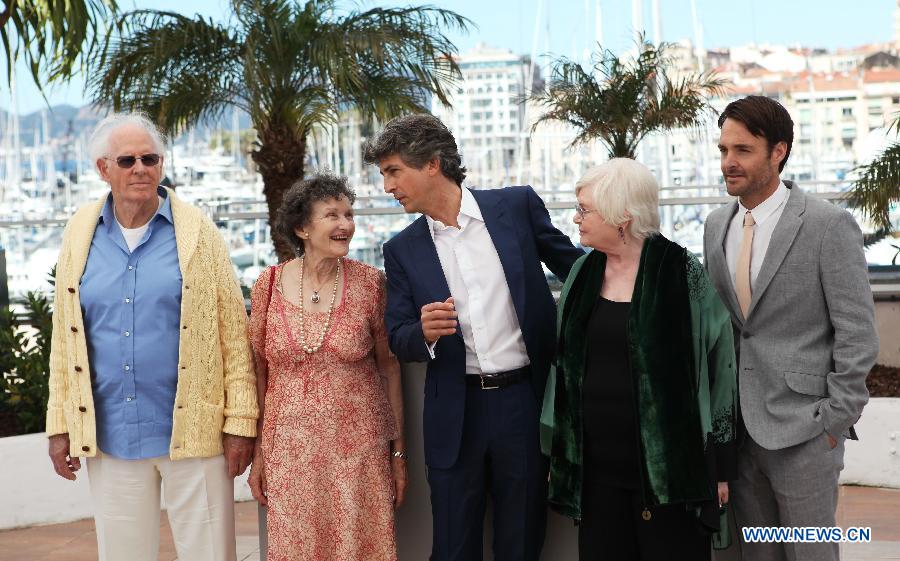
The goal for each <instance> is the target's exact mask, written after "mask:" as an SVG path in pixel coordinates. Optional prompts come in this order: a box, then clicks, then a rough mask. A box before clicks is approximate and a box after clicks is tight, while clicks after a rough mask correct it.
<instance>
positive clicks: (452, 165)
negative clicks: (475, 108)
mask: <svg viewBox="0 0 900 561" xmlns="http://www.w3.org/2000/svg"><path fill="white" fill-rule="evenodd" d="M395 154H396V155H398V156H400V159H401V160H403V163H404V164H406V165H408V166H411V167H414V168H416V169H422V168H423V167H425V164H427V163H428V162H430V161H432V160H433V159H434V158H437V159H438V160H439V161H440V163H441V173H443V174H444V176H445V177H446V178H447V179H450V180H451V181H453V182H455V183H456V184H457V185H462V182H463V179H465V178H466V168H464V167H463V166H462V157H461V156H460V155H459V149H458V148H457V146H456V139H455V138H453V133H451V132H450V129H448V128H447V126H446V125H444V123H442V122H441V120H440V119H438V118H437V117H435V116H433V115H406V116H404V117H397V118H395V119H392V120H391V121H389V122H388V124H386V125H385V126H384V129H383V130H382V131H381V132H380V133H379V134H378V136H376V137H375V138H373V139H372V140H370V141H369V142H368V144H367V145H366V151H365V154H364V156H363V158H364V159H365V161H366V163H367V164H376V165H377V164H378V162H380V161H381V160H384V159H385V158H389V157H390V156H393V155H395Z"/></svg>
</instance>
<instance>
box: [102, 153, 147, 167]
mask: <svg viewBox="0 0 900 561" xmlns="http://www.w3.org/2000/svg"><path fill="white" fill-rule="evenodd" d="M103 159H104V160H110V161H114V162H116V164H118V166H119V167H120V168H122V169H131V168H133V167H134V164H136V163H137V161H138V160H140V161H141V163H142V164H144V165H145V166H147V167H148V168H152V167H153V166H155V165H156V164H158V163H159V160H160V159H161V156H160V155H159V154H144V155H143V156H119V157H118V158H103Z"/></svg>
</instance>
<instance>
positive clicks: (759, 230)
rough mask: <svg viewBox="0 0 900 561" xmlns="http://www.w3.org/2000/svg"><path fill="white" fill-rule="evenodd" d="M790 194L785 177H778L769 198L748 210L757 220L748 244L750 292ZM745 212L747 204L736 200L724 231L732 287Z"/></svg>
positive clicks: (742, 235) (753, 287)
mask: <svg viewBox="0 0 900 561" xmlns="http://www.w3.org/2000/svg"><path fill="white" fill-rule="evenodd" d="M789 195H790V190H788V188H787V186H786V185H785V184H784V181H781V182H779V183H778V188H777V189H775V192H774V193H772V194H771V195H769V198H767V199H766V200H764V201H763V202H761V203H760V204H759V205H757V207H756V208H754V209H753V210H751V211H750V215H751V216H753V220H754V221H755V222H756V225H755V226H754V227H753V246H752V247H751V248H750V292H751V294H752V293H753V291H754V290H755V289H756V277H757V276H759V269H760V268H761V267H762V264H763V259H765V256H766V251H767V250H768V249H769V242H770V241H772V233H773V232H774V231H775V226H776V225H778V220H779V219H780V218H781V213H782V212H784V206H785V201H787V199H788V196H789ZM746 212H747V207H745V206H744V205H742V204H741V203H740V201H738V209H737V212H736V213H734V218H732V219H731V224H730V225H729V226H728V232H727V233H726V234H725V259H726V261H727V262H728V272H729V273H730V276H731V283H732V287H733V288H734V287H736V286H737V284H736V283H737V281H736V278H737V261H738V253H740V251H741V242H742V241H743V239H744V214H745V213H746Z"/></svg>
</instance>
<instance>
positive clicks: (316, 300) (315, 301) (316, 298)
mask: <svg viewBox="0 0 900 561" xmlns="http://www.w3.org/2000/svg"><path fill="white" fill-rule="evenodd" d="M310 300H312V303H313V304H318V303H319V293H318V292H317V291H315V290H313V295H312V298H310Z"/></svg>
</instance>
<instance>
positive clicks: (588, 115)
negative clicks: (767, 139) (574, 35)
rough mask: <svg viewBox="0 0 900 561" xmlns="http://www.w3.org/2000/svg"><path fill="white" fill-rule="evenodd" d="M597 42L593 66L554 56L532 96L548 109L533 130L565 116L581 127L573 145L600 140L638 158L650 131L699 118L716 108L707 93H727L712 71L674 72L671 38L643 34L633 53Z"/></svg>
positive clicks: (694, 122) (611, 148)
mask: <svg viewBox="0 0 900 561" xmlns="http://www.w3.org/2000/svg"><path fill="white" fill-rule="evenodd" d="M598 47H600V50H599V52H597V53H594V55H593V56H592V62H593V67H592V68H589V69H585V68H583V67H582V66H581V65H580V64H578V63H576V62H574V61H572V60H569V59H567V58H565V57H563V58H560V59H558V60H556V61H554V62H553V65H552V71H551V76H550V81H549V87H548V88H547V90H546V91H543V92H538V93H536V94H532V95H531V97H530V99H531V100H532V101H534V102H536V103H538V104H539V105H542V106H544V107H546V108H547V109H548V110H547V112H546V113H545V114H543V115H542V116H541V117H540V118H539V119H538V120H537V122H536V123H535V125H534V127H533V128H532V130H534V129H536V128H537V127H538V125H539V124H540V123H541V122H543V121H562V122H565V123H568V124H570V125H572V126H573V127H575V128H576V129H577V130H578V131H579V132H578V135H577V136H576V137H575V140H574V141H572V144H573V145H575V144H579V143H584V142H588V141H591V140H599V141H600V142H602V143H603V144H604V145H606V147H607V149H608V151H609V156H610V157H611V158H616V157H622V158H634V155H635V151H636V150H637V147H638V144H640V142H641V140H642V139H643V138H644V137H645V136H646V135H648V134H650V133H652V132H656V131H666V130H670V129H674V128H683V127H694V126H697V125H698V124H700V122H701V120H702V118H703V116H704V114H705V113H707V112H709V111H711V109H712V108H711V107H710V105H709V101H708V96H711V95H722V94H723V93H724V91H725V86H726V85H727V82H726V81H725V80H724V79H722V78H719V77H718V76H717V75H716V74H715V73H713V72H706V73H702V74H687V75H683V76H678V77H673V76H671V75H670V74H669V73H668V72H667V70H668V68H669V67H670V66H671V58H670V57H669V56H667V54H666V49H667V48H668V44H666V43H662V44H660V45H658V46H657V45H653V44H652V43H648V42H647V41H646V40H645V39H644V36H643V35H641V36H639V37H638V40H637V47H638V53H637V56H636V57H634V58H631V59H620V58H619V57H617V56H616V55H615V53H613V52H612V51H610V50H608V49H604V48H603V47H602V46H599V45H598Z"/></svg>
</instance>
